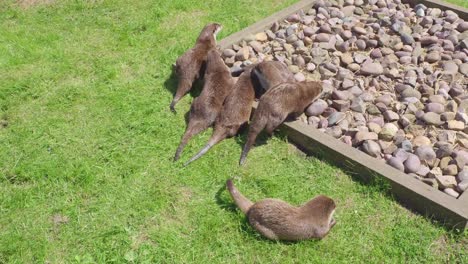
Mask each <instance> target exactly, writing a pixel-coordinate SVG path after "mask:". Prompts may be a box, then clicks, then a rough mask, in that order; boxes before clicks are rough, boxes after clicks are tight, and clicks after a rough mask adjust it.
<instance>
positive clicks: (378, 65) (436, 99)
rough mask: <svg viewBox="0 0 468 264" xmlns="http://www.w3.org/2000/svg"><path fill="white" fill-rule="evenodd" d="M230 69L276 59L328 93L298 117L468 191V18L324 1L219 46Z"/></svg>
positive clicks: (395, 2) (394, 0)
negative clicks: (466, 19)
mask: <svg viewBox="0 0 468 264" xmlns="http://www.w3.org/2000/svg"><path fill="white" fill-rule="evenodd" d="M223 57H224V60H225V63H226V64H227V65H228V66H229V67H230V68H231V71H232V72H239V71H242V68H243V67H245V66H247V65H250V64H252V63H256V62H260V61H264V60H277V61H281V62H284V63H285V64H286V65H288V68H289V70H290V71H291V72H292V73H294V74H295V78H296V80H297V81H305V80H322V81H323V83H324V93H323V94H322V96H321V98H320V99H318V100H316V101H315V102H313V103H312V104H311V105H310V106H309V107H308V108H307V109H306V111H305V114H304V115H303V116H302V117H300V119H301V120H303V121H304V122H306V123H308V124H309V125H310V126H311V127H313V128H317V129H319V130H320V131H322V132H323V133H326V134H328V135H330V136H332V137H334V138H336V139H338V140H341V141H342V142H344V143H345V144H348V145H350V146H353V147H355V148H358V149H360V150H361V151H363V152H365V153H367V154H368V155H370V156H372V157H375V158H376V159H379V160H381V162H386V163H387V164H389V165H390V166H393V167H394V168H396V169H398V170H401V171H403V172H406V173H407V174H408V175H409V177H416V178H418V179H420V180H421V181H423V182H425V183H427V184H429V185H431V186H433V187H434V188H438V189H439V190H441V191H443V192H444V193H446V194H447V195H450V196H453V197H458V196H459V195H460V194H461V193H462V192H463V191H465V190H466V189H467V188H468V128H467V124H468V114H467V113H468V22H467V21H464V20H462V19H460V18H459V17H458V15H457V14H456V13H454V12H452V11H442V10H440V9H438V8H427V7H426V6H424V5H422V4H419V5H417V6H415V7H410V6H409V5H407V4H402V3H401V1H400V0H378V1H377V0H344V1H343V0H341V1H333V0H332V1H323V0H319V1H318V2H316V3H315V5H314V6H313V7H312V8H311V9H310V10H303V11H300V12H298V13H297V14H292V15H290V16H289V17H287V18H286V19H285V20H283V21H278V22H276V23H274V24H273V25H272V26H271V27H270V28H269V29H268V30H265V31H264V32H259V33H257V34H255V35H251V36H247V37H246V38H245V39H244V40H243V41H242V42H241V43H238V44H236V45H233V46H232V47H230V48H228V49H225V50H224V51H223Z"/></svg>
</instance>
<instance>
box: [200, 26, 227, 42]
mask: <svg viewBox="0 0 468 264" xmlns="http://www.w3.org/2000/svg"><path fill="white" fill-rule="evenodd" d="M221 29H223V26H221V24H218V23H211V24H208V25H206V26H205V27H204V28H203V30H202V32H201V33H200V36H198V39H197V42H208V43H210V44H211V45H213V46H215V45H216V36H217V35H218V33H219V31H221Z"/></svg>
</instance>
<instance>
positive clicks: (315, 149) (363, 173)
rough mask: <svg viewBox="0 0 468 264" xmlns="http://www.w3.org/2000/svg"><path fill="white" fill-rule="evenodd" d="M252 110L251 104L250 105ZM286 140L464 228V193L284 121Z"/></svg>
mask: <svg viewBox="0 0 468 264" xmlns="http://www.w3.org/2000/svg"><path fill="white" fill-rule="evenodd" d="M314 2H315V0H302V1H299V2H298V3H296V4H293V5H291V6H289V7H287V8H285V9H283V10H281V11H279V12H277V13H274V14H273V15H271V16H269V17H267V18H265V19H263V20H261V21H259V22H257V23H255V24H253V25H251V26H249V27H247V28H245V29H243V30H241V31H239V32H237V33H234V34H232V35H230V36H228V37H226V38H224V39H222V40H221V41H219V43H218V46H219V47H220V48H222V49H225V48H228V47H229V46H230V45H232V44H235V43H238V42H240V41H242V40H243V39H244V38H245V37H247V36H249V35H251V34H255V33H258V32H261V31H263V30H265V29H267V28H268V27H270V26H271V24H272V23H274V22H275V21H279V20H282V19H284V18H286V17H287V16H289V15H291V14H293V13H295V12H298V11H299V10H301V9H304V11H307V8H310V7H311V6H312V5H313V3H314ZM402 2H404V3H408V4H410V5H412V6H414V5H415V4H424V5H426V6H427V7H437V8H440V9H442V10H447V9H451V10H453V11H454V12H456V13H457V14H458V15H459V16H460V17H461V18H463V19H465V20H468V9H466V8H461V7H457V6H454V5H451V4H446V3H443V2H441V1H438V0H403V1H402ZM253 107H254V109H255V104H254V106H253ZM280 130H282V131H284V132H285V133H286V135H287V136H288V138H289V140H290V141H291V142H292V143H294V144H296V145H298V146H299V147H300V148H301V149H303V150H305V151H307V152H309V153H311V154H315V155H319V156H320V157H323V158H325V159H326V160H327V161H329V162H331V163H333V164H335V165H338V166H340V167H341V168H343V169H344V170H346V171H349V172H351V174H352V175H353V177H358V178H360V179H362V180H364V181H367V182H368V181H370V180H372V179H374V178H376V177H378V178H381V179H384V180H386V181H387V182H389V183H390V185H391V192H392V193H393V195H394V196H395V197H396V199H398V200H399V201H400V202H401V203H402V204H404V205H406V206H408V207H409V208H411V209H413V210H415V211H417V212H419V213H421V214H423V215H425V216H427V217H430V218H433V219H436V220H438V221H440V223H441V224H442V225H444V226H447V227H449V228H456V229H458V230H461V231H463V230H464V229H465V228H468V191H467V192H464V193H463V194H462V195H461V196H460V198H459V199H455V198H453V197H451V196H449V195H447V194H445V193H443V192H441V191H439V190H436V189H434V188H432V187H430V186H429V185H427V184H425V183H423V182H421V181H419V180H417V179H415V178H413V177H411V176H409V175H407V174H405V173H403V172H401V171H399V170H396V169H394V168H393V167H391V166H389V165H387V164H385V163H384V162H381V161H378V160H376V159H375V158H372V157H370V156H368V155H366V154H365V153H363V152H361V151H359V150H357V149H355V148H353V147H350V146H348V145H346V144H344V143H342V142H341V141H339V140H337V139H335V138H333V137H330V136H328V135H326V134H324V133H322V132H320V131H319V130H317V129H314V128H312V127H310V126H307V125H306V124H304V123H302V122H301V121H293V122H286V123H284V124H282V125H281V126H280Z"/></svg>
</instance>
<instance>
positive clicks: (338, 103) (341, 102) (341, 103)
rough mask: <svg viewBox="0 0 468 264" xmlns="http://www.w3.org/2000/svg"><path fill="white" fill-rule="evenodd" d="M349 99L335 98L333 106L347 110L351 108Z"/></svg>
mask: <svg viewBox="0 0 468 264" xmlns="http://www.w3.org/2000/svg"><path fill="white" fill-rule="evenodd" d="M349 106H350V105H349V101H347V100H333V102H332V107H333V108H335V109H336V110H338V111H340V112H345V111H347V110H348V109H349Z"/></svg>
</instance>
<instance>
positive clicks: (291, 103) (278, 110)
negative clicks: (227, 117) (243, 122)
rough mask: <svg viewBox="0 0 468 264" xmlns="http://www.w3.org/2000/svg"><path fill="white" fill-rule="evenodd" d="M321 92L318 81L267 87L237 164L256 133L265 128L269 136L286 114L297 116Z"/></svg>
mask: <svg viewBox="0 0 468 264" xmlns="http://www.w3.org/2000/svg"><path fill="white" fill-rule="evenodd" d="M321 92H322V84H321V83H320V82H293V83H291V82H288V83H281V84H279V85H277V86H275V87H272V88H271V89H269V90H268V91H267V92H266V93H265V94H264V95H263V96H262V97H261V98H260V101H259V103H258V108H257V110H255V113H254V115H253V118H252V122H251V124H250V127H249V133H248V135H247V142H246V143H245V145H244V149H243V150H242V154H241V158H240V160H239V164H240V165H243V164H244V163H245V160H246V157H247V154H248V152H249V150H250V148H251V147H252V145H253V144H254V142H255V139H256V138H257V135H258V134H259V133H260V132H261V131H262V130H263V129H266V132H267V133H268V134H269V135H270V136H271V135H272V134H273V130H274V129H276V127H278V126H279V125H280V124H281V123H282V122H283V121H284V120H285V119H286V118H287V117H288V115H291V114H292V115H295V116H299V115H300V114H302V113H303V112H304V109H305V108H306V107H307V106H308V105H310V104H311V103H312V101H313V100H314V99H315V98H317V97H318V95H319V94H320V93H321Z"/></svg>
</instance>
